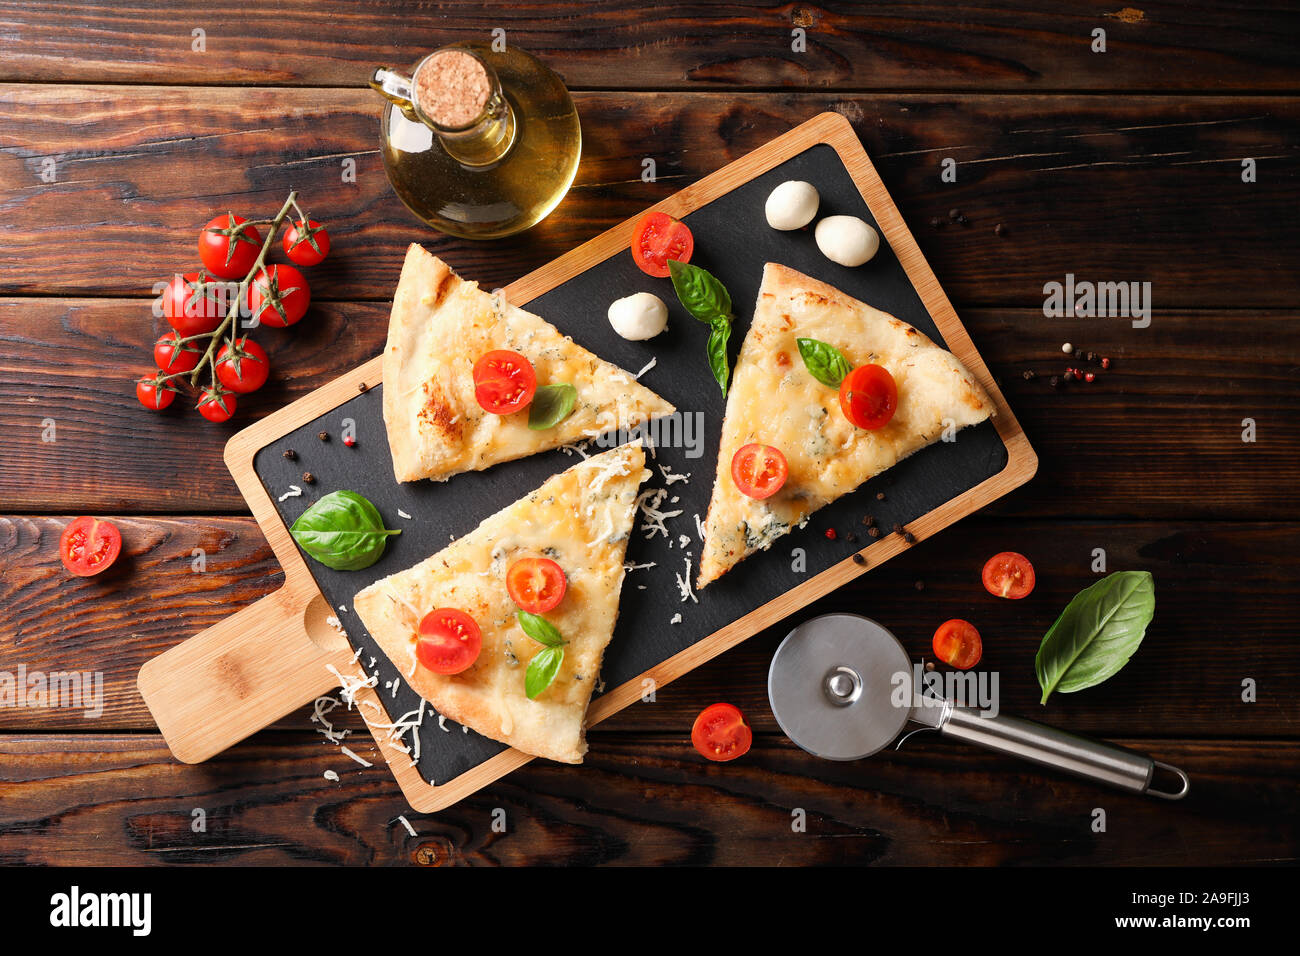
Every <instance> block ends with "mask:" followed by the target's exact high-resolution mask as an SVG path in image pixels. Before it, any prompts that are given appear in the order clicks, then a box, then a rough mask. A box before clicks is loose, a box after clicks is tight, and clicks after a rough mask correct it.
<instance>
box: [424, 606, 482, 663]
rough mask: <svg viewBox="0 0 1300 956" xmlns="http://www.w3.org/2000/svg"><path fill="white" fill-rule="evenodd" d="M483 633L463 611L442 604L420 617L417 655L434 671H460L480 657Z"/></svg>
mask: <svg viewBox="0 0 1300 956" xmlns="http://www.w3.org/2000/svg"><path fill="white" fill-rule="evenodd" d="M481 650H483V632H482V631H480V630H479V627H478V624H477V623H475V621H474V619H473V618H472V617H470V616H469V615H468V614H466V613H465V612H464V611H461V610H458V609H457V608H454V607H440V608H437V609H436V610H433V611H430V612H429V613H428V614H426V615H424V617H423V618H422V619H421V620H420V638H419V642H418V643H417V644H416V645H415V658H416V660H418V661H419V662H420V663H421V664H423V665H424V666H425V667H427V668H428V669H429V670H431V671H433V672H434V673H435V674H459V673H460V672H461V671H463V670H466V669H467V668H468V667H469V666H470V665H471V664H473V663H474V662H475V661H476V660H478V655H479V651H481Z"/></svg>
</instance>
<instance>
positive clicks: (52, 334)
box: [0, 298, 1300, 520]
mask: <svg viewBox="0 0 1300 956" xmlns="http://www.w3.org/2000/svg"><path fill="white" fill-rule="evenodd" d="M958 311H959V314H960V315H961V317H962V319H963V321H964V322H965V323H966V325H967V328H968V329H969V330H970V333H971V336H972V338H973V339H974V340H975V344H976V347H977V348H979V349H980V351H981V353H982V354H983V355H984V357H985V359H986V360H987V361H988V363H989V366H990V368H991V369H992V370H993V373H994V375H995V376H996V377H997V378H998V379H999V380H1000V382H1001V386H1002V389H1003V391H1004V393H1005V394H1006V396H1007V400H1008V402H1009V403H1010V405H1011V407H1012V409H1013V410H1014V411H1015V413H1016V415H1017V417H1018V418H1019V419H1020V421H1021V423H1022V424H1023V426H1024V428H1025V430H1026V432H1027V433H1028V435H1029V438H1030V441H1031V443H1032V444H1033V446H1034V448H1035V449H1036V450H1037V451H1038V454H1039V459H1040V463H1039V472H1038V476H1037V477H1036V478H1034V479H1033V480H1032V481H1031V482H1030V483H1029V485H1027V486H1026V487H1024V488H1021V489H1019V490H1018V491H1017V492H1016V493H1015V494H1014V495H1012V496H1011V497H1010V498H1008V499H1006V500H1004V501H1002V502H999V503H998V504H996V505H994V512H995V513H1000V514H1018V515H1027V514H1036V515H1044V516H1046V515H1059V516H1064V517H1080V516H1088V515H1098V514H1102V515H1110V516H1114V517H1138V518H1200V517H1218V518H1263V519H1290V520H1295V519H1300V499H1297V497H1296V496H1294V495H1284V494H1279V489H1282V488H1287V487H1295V486H1296V484H1297V483H1298V482H1300V426H1298V425H1297V421H1300V379H1298V378H1297V376H1296V367H1297V366H1298V365H1300V324H1298V323H1297V322H1296V318H1295V313H1293V312H1280V311H1259V312H1255V311H1231V312H1201V311H1196V312H1180V311H1170V312H1160V313H1158V314H1156V315H1155V316H1154V317H1153V321H1152V324H1151V326H1150V328H1146V329H1134V328H1132V326H1131V324H1130V323H1128V322H1125V321H1123V320H1113V319H1105V320H1096V319H1083V318H1073V319H1051V320H1049V319H1045V318H1044V317H1043V315H1042V311H1041V309H1039V310H1033V309H962V308H960V307H959V309H958ZM557 321H561V320H560V319H559V318H558V317H557ZM387 324H388V307H387V305H386V304H385V303H317V304H315V305H313V306H312V312H311V314H310V316H309V318H308V319H307V320H306V321H303V322H301V323H299V324H298V325H297V326H294V327H293V328H292V329H288V330H280V329H263V330H260V331H259V332H257V333H256V336H255V337H256V338H257V339H258V341H260V342H261V343H262V344H263V345H264V346H265V347H266V348H267V350H268V352H269V353H270V355H271V361H272V364H273V366H274V368H275V371H274V372H273V374H272V380H271V383H270V384H268V385H267V386H266V387H265V388H264V389H263V390H261V391H260V392H258V393H256V394H255V395H254V396H252V397H250V398H248V399H241V403H240V409H239V413H238V415H237V417H236V419H235V421H234V422H232V423H230V424H229V425H227V426H214V425H211V424H209V423H207V422H205V421H203V420H202V419H200V418H199V417H198V416H197V414H196V413H195V412H194V411H193V410H192V409H189V408H184V409H182V408H181V407H180V402H179V401H178V402H177V404H176V406H174V407H173V409H170V410H168V412H166V413H165V414H162V415H157V414H152V413H149V412H147V411H146V410H145V409H143V408H141V407H140V406H139V404H138V403H137V402H136V400H135V396H134V386H133V384H132V383H133V382H134V379H135V378H136V377H137V376H139V375H142V374H145V373H147V372H148V371H149V370H150V368H151V363H152V358H151V356H150V352H149V349H150V347H151V345H152V342H153V341H154V339H155V338H156V337H157V336H158V335H159V334H161V332H162V331H163V330H164V329H165V327H166V326H165V323H164V322H163V321H162V320H160V319H155V318H153V317H152V316H151V315H150V310H149V303H148V302H147V301H144V300H126V299H62V298H50V299H44V298H37V299H8V300H5V299H0V348H2V349H3V356H0V431H3V434H4V435H5V440H6V443H7V445H6V447H7V449H8V451H9V452H10V453H11V454H10V455H6V467H5V468H4V469H0V511H9V512H14V511H29V512H40V511H48V510H50V509H53V510H63V511H76V512H94V511H112V512H117V513H122V512H142V513H145V514H157V513H159V512H168V511H171V512H181V513H186V514H189V513H195V512H220V511H226V512H242V511H246V510H247V509H246V506H245V505H244V502H243V499H242V498H240V497H239V494H238V492H237V490H236V488H235V486H234V482H233V481H232V480H231V478H230V475H229V473H228V472H227V470H226V467H225V464H224V463H223V462H222V459H221V451H222V448H223V447H224V444H225V441H226V439H227V438H228V437H229V436H230V435H231V434H233V432H234V431H236V430H238V428H241V427H243V426H245V425H246V424H248V422H250V421H253V420H255V419H258V418H260V417H262V416H264V415H266V414H268V413H269V412H271V411H274V410H275V409H277V408H279V407H280V406H282V405H283V404H285V403H286V402H289V401H291V400H293V399H296V398H299V397H301V396H302V395H304V394H306V393H307V392H308V391H310V390H311V389H313V388H316V387H318V386H319V385H322V384H324V383H325V382H327V381H329V380H330V379H332V378H334V377H335V376H337V375H339V374H341V373H342V372H344V371H346V370H348V369H351V368H354V367H356V366H358V365H360V364H361V363H362V362H364V361H366V360H367V359H369V358H371V357H373V356H374V355H377V354H378V353H379V352H380V351H381V350H382V348H383V342H384V337H385V335H386V332H387ZM561 324H562V325H563V321H561ZM1062 341H1070V342H1073V343H1077V344H1078V345H1079V346H1080V347H1081V348H1085V347H1086V348H1088V349H1092V350H1095V351H1098V352H1101V353H1103V354H1107V355H1109V356H1111V357H1112V358H1113V361H1114V364H1113V366H1112V369H1111V370H1110V371H1109V372H1107V373H1105V374H1104V375H1103V376H1102V378H1101V380H1100V381H1098V382H1094V383H1093V384H1091V385H1079V386H1077V387H1073V388H1067V389H1064V390H1061V391H1054V390H1053V389H1052V388H1051V387H1050V386H1049V384H1048V381H1047V379H1048V377H1049V376H1050V375H1051V374H1054V373H1060V372H1062V371H1063V370H1064V367H1065V365H1066V357H1065V356H1064V355H1062V354H1061V351H1060V345H1061V342H1062ZM1026 370H1032V371H1035V372H1036V373H1037V374H1038V378H1036V379H1034V380H1033V381H1026V380H1025V379H1024V378H1023V377H1022V374H1023V372H1024V371H1026ZM662 374H664V373H663V372H662V371H658V370H656V371H652V372H651V373H650V375H649V377H648V378H647V382H648V383H649V384H650V385H651V387H654V386H655V383H656V376H659V375H662ZM1247 418H1250V419H1253V420H1254V421H1255V423H1256V435H1255V438H1256V440H1255V442H1253V443H1245V442H1243V441H1242V430H1243V426H1242V422H1243V420H1244V419H1247ZM49 419H52V420H53V421H54V423H55V432H54V438H55V440H54V441H52V442H51V441H45V440H43V439H45V438H46V437H49V436H48V432H47V428H46V426H45V425H43V424H42V423H43V422H46V421H47V420H49ZM376 440H380V441H382V440H384V437H383V436H382V435H381V436H376ZM178 449H184V453H183V454H178V451H177V450H178ZM88 476H106V477H107V476H111V480H87V477H88Z"/></svg>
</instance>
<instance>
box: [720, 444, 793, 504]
mask: <svg viewBox="0 0 1300 956" xmlns="http://www.w3.org/2000/svg"><path fill="white" fill-rule="evenodd" d="M789 474H790V466H789V465H788V464H787V463H786V460H785V455H783V454H781V450H780V449H779V448H773V447H772V446H771V445H759V444H751V445H746V446H744V447H743V448H741V449H740V450H739V451H738V452H736V453H735V454H734V455H732V456H731V478H732V480H733V481H734V482H735V483H736V487H737V488H739V489H740V493H741V494H743V495H747V496H748V497H750V498H756V499H758V500H760V501H761V500H762V499H764V498H771V497H772V496H773V495H774V494H776V493H777V492H778V491H780V490H781V486H782V485H784V484H785V480H786V478H787V477H788V476H789Z"/></svg>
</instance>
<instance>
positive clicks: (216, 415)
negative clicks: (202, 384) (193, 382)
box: [195, 388, 236, 422]
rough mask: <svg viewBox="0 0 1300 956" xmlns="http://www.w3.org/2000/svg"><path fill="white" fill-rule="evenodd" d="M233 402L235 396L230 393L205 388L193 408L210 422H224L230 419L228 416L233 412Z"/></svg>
mask: <svg viewBox="0 0 1300 956" xmlns="http://www.w3.org/2000/svg"><path fill="white" fill-rule="evenodd" d="M235 404H236V402H235V396H234V395H233V394H232V393H230V392H227V391H221V390H218V389H213V388H205V389H204V390H203V394H202V395H201V396H199V402H198V404H197V405H196V406H195V408H197V409H198V410H199V414H200V415H202V416H203V417H204V418H206V419H207V420H208V421H210V422H226V421H230V416H232V415H234V414H235Z"/></svg>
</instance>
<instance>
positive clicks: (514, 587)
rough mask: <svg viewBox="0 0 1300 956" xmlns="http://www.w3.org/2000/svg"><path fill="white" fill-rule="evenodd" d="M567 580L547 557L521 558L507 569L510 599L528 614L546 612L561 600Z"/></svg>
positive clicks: (561, 571)
mask: <svg viewBox="0 0 1300 956" xmlns="http://www.w3.org/2000/svg"><path fill="white" fill-rule="evenodd" d="M567 586H568V580H567V579H566V578H565V576H564V569H563V568H561V567H560V566H559V565H558V564H556V563H555V562H554V561H552V560H551V559H550V558H520V559H519V560H518V561H516V562H515V563H514V564H512V565H510V569H509V570H508V571H506V590H507V591H509V592H510V600H512V601H514V602H515V604H517V605H519V608H520V609H521V610H524V611H527V612H528V613H529V614H545V613H546V612H547V611H549V610H551V609H552V608H554V607H555V606H556V605H557V604H559V603H560V602H561V601H562V600H564V589H565V588H566V587H567Z"/></svg>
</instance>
